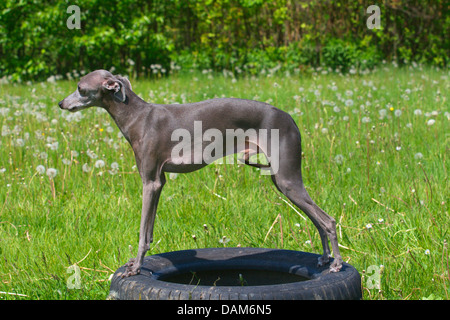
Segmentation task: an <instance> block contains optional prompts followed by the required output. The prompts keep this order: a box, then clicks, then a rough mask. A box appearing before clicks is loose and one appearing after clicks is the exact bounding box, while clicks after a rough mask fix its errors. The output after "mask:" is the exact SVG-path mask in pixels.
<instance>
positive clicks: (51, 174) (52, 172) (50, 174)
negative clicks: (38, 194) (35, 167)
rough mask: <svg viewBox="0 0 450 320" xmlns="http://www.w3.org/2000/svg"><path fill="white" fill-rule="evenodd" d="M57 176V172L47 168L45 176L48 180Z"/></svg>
mask: <svg viewBox="0 0 450 320" xmlns="http://www.w3.org/2000/svg"><path fill="white" fill-rule="evenodd" d="M57 174H58V170H56V169H55V168H48V169H47V176H48V177H49V178H50V179H53V178H54V177H56V175H57Z"/></svg>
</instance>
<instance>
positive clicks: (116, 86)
mask: <svg viewBox="0 0 450 320" xmlns="http://www.w3.org/2000/svg"><path fill="white" fill-rule="evenodd" d="M102 86H103V88H105V89H106V90H109V91H113V94H114V97H115V98H116V99H117V100H119V101H120V102H125V100H126V99H127V95H126V93H125V86H124V85H123V83H122V82H121V81H120V80H118V79H116V78H109V79H106V80H105V81H103V84H102Z"/></svg>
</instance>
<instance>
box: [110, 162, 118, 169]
mask: <svg viewBox="0 0 450 320" xmlns="http://www.w3.org/2000/svg"><path fill="white" fill-rule="evenodd" d="M111 169H113V170H118V169H119V164H118V163H117V162H113V163H111Z"/></svg>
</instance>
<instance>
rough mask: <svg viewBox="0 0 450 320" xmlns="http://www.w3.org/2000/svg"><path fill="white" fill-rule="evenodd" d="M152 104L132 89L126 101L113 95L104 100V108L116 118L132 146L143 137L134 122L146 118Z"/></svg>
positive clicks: (117, 123) (118, 125)
mask: <svg viewBox="0 0 450 320" xmlns="http://www.w3.org/2000/svg"><path fill="white" fill-rule="evenodd" d="M151 106H152V105H151V104H150V103H147V102H145V101H144V100H142V99H141V98H140V97H139V96H138V95H137V94H135V93H134V92H133V91H131V90H127V96H126V100H125V101H124V102H121V101H119V100H117V99H115V98H112V97H108V98H107V99H106V100H104V101H103V108H104V109H105V110H106V111H108V113H109V114H110V115H111V117H112V118H113V119H114V122H115V123H116V125H117V127H118V128H119V130H120V131H121V132H122V134H123V135H124V137H125V138H126V139H127V141H128V142H129V143H130V144H131V146H133V143H134V142H135V141H137V140H139V139H140V138H141V137H140V134H141V133H140V132H135V131H133V127H135V128H136V127H139V126H135V125H134V124H135V123H136V122H139V121H143V120H144V119H145V117H146V116H147V115H148V113H149V111H150V108H151Z"/></svg>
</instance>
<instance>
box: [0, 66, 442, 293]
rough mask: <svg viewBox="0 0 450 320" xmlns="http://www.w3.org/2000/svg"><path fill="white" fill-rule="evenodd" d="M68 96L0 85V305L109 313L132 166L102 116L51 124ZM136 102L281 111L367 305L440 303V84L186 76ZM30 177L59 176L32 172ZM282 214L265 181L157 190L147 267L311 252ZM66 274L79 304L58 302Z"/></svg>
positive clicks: (215, 167)
mask: <svg viewBox="0 0 450 320" xmlns="http://www.w3.org/2000/svg"><path fill="white" fill-rule="evenodd" d="M75 88H76V82H66V81H60V82H57V83H37V84H33V85H25V84H23V85H13V84H1V85H0V127H1V128H2V132H1V134H2V135H1V137H0V138H1V143H0V148H1V149H0V150H1V151H0V291H1V293H0V299H105V298H106V296H107V295H108V290H109V282H108V278H109V277H110V275H111V274H112V273H113V272H114V271H115V270H116V269H117V268H118V267H119V266H121V265H123V264H124V263H126V262H127V261H128V259H129V258H130V257H132V256H134V255H135V254H136V252H137V244H138V237H139V232H138V230H139V217H140V207H141V182H140V178H139V175H138V173H137V171H136V169H135V168H134V165H135V163H134V156H133V152H132V150H131V148H130V147H129V146H128V144H127V142H126V141H125V140H124V139H123V138H122V137H120V135H119V131H118V129H117V128H116V127H115V125H114V123H113V121H112V120H111V119H110V117H109V115H108V114H107V113H106V112H102V110H101V109H98V108H91V109H88V110H84V111H82V112H80V113H78V114H70V113H68V112H62V111H61V110H59V108H58V106H57V102H58V101H59V100H61V99H62V98H64V97H65V96H66V95H68V94H69V93H71V92H72V91H73V90H75ZM133 88H134V90H135V92H137V93H138V94H139V95H140V96H141V97H142V98H144V99H145V100H146V101H151V102H155V103H174V102H179V103H181V102H194V101H200V100H204V99H208V98H214V97H222V96H225V97H239V98H247V99H254V100H260V101H267V102H270V103H271V104H273V105H275V106H277V107H278V108H280V109H283V110H285V111H287V112H290V113H291V114H292V116H293V118H294V120H295V121H296V122H297V124H298V126H299V128H300V132H301V134H302V146H303V153H304V155H303V159H304V160H303V176H304V181H305V184H306V187H307V189H308V192H309V193H310V195H311V197H312V198H313V199H314V200H315V201H316V202H317V204H318V205H319V206H320V207H322V208H323V209H324V210H325V211H327V212H328V213H329V214H330V215H332V216H334V217H335V218H336V221H337V222H338V234H339V243H340V245H341V253H342V255H343V258H344V260H345V261H347V262H349V263H350V264H352V265H353V266H355V267H356V268H357V269H358V270H359V271H360V272H361V274H362V276H363V292H364V299H410V300H411V299H422V298H434V299H448V297H449V288H450V282H449V259H448V251H449V248H448V241H449V229H450V227H449V220H450V219H449V213H448V208H449V198H450V197H449V191H448V190H449V186H448V177H449V173H448V171H449V165H448V148H449V146H448V142H449V138H450V137H449V130H448V129H449V117H450V114H449V112H450V110H449V104H448V96H447V95H446V93H447V92H448V89H449V79H448V71H442V70H441V71H439V70H435V69H425V70H422V68H421V67H412V66H411V67H408V68H405V69H397V68H393V67H392V68H391V67H388V68H384V69H382V70H379V71H375V72H373V73H369V74H366V75H348V76H342V75H337V74H323V73H322V72H320V71H318V74H317V75H311V76H303V75H302V76H298V75H296V76H294V75H291V76H290V77H286V76H284V75H279V76H276V75H274V76H272V77H267V76H265V75H264V76H261V77H258V78H247V77H242V78H238V79H236V80H233V79H232V78H230V77H229V76H228V77H225V76H223V75H222V74H210V73H209V74H200V73H197V74H196V73H194V74H190V75H185V76H183V75H178V76H177V75H173V76H171V77H169V78H167V79H160V80H153V81H150V80H149V81H142V80H140V81H136V80H135V81H133ZM380 110H385V111H381V113H380ZM416 110H420V111H421V112H419V111H416ZM380 115H383V116H380ZM77 117H78V118H77ZM56 142H57V144H56ZM72 151H75V154H74V153H73V152H72ZM281 156H282V155H281ZM98 160H102V161H103V162H104V166H103V167H96V162H97V161H98ZM113 163H116V164H117V165H118V168H117V169H112V168H111V164H113ZM100 164H101V162H98V163H97V166H99V165H100ZM39 165H42V166H44V168H45V170H47V169H48V168H55V169H56V170H57V175H56V176H55V177H54V178H53V179H50V178H49V177H48V176H47V174H46V172H44V173H43V174H40V173H38V172H37V170H36V168H37V167H38V166H39ZM83 168H84V169H83ZM110 171H111V172H110ZM284 200H285V198H284V197H281V195H280V193H278V192H277V191H276V190H275V187H274V186H273V184H272V182H271V180H270V177H268V176H263V175H260V174H259V172H258V171H257V169H255V168H251V167H247V166H242V165H225V164H223V165H220V164H212V165H210V166H208V167H207V168H205V169H202V170H200V171H197V172H194V173H190V174H186V175H183V174H179V175H177V176H176V177H175V176H173V175H172V176H171V177H170V178H169V176H168V183H167V184H166V186H165V187H164V190H163V193H162V196H161V201H160V205H159V208H158V216H157V218H156V226H155V234H154V239H155V241H154V244H153V245H152V248H151V250H150V252H149V254H156V253H160V252H166V251H172V250H180V249H188V248H202V247H217V246H230V247H231V246H238V245H240V246H255V247H271V248H284V249H292V250H302V251H309V252H315V253H321V245H320V239H319V236H318V233H317V231H316V230H315V228H314V226H313V225H312V223H311V222H310V221H309V220H308V221H304V220H303V219H302V218H301V217H300V216H299V215H298V214H297V213H296V212H295V211H294V210H293V209H292V208H291V207H290V206H289V205H288V204H287V202H285V201H284ZM277 217H278V218H277ZM205 225H206V227H205ZM223 237H226V239H225V240H226V241H223V239H224V238H223ZM220 240H222V241H220ZM446 241H447V242H446ZM73 264H77V265H78V267H79V268H80V272H81V273H80V276H81V278H80V280H81V288H80V289H69V288H68V281H69V282H70V281H71V276H72V275H73V271H70V272H68V267H69V266H71V265H73ZM371 266H376V268H378V269H379V270H381V271H382V272H381V277H380V279H381V283H380V290H379V289H377V288H372V289H371V286H370V284H369V282H370V281H368V278H369V276H370V274H369V270H370V269H371V268H373V267H371ZM380 266H382V267H380ZM365 270H367V273H365ZM18 294H19V295H18Z"/></svg>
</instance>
